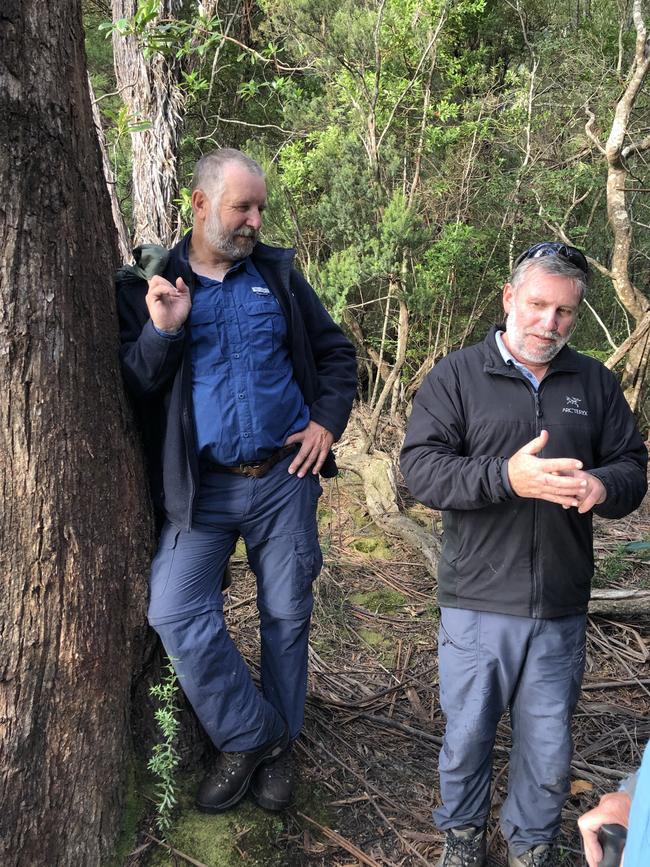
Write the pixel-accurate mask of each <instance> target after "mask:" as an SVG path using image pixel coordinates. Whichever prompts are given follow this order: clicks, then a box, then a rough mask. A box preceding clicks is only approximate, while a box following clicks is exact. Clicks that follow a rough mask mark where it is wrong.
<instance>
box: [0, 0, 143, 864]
mask: <svg viewBox="0 0 650 867" xmlns="http://www.w3.org/2000/svg"><path fill="white" fill-rule="evenodd" d="M0 40H1V42H2V46H3V47H2V53H1V54H0V109H1V110H2V118H3V123H2V129H1V131H0V185H1V189H2V196H1V198H0V243H1V246H2V260H1V261H0V390H1V393H2V400H1V403H0V491H1V493H2V504H3V507H2V514H1V516H0V580H2V594H1V595H0V755H1V756H2V763H1V766H0V864H2V865H3V867H18V865H21V867H23V865H30V867H39V865H44V867H45V865H47V867H51V865H54V864H56V865H58V867H67V865H74V867H79V865H84V867H94V865H100V864H101V863H105V862H106V861H107V860H108V856H109V854H110V851H111V849H112V846H113V844H114V842H115V838H116V835H117V833H118V829H119V820H120V813H121V803H122V788H123V782H124V779H125V774H124V768H125V762H126V759H127V756H128V753H129V734H128V731H129V693H130V685H131V670H132V662H133V659H134V657H135V655H136V651H137V650H138V648H137V642H136V640H135V636H136V635H138V634H140V633H143V632H144V627H143V625H142V624H143V622H144V603H145V586H146V582H145V573H146V569H147V560H148V555H149V539H150V522H149V510H148V508H147V504H146V499H145V494H144V492H145V483H144V478H143V472H142V461H141V458H140V454H139V449H138V447H137V444H136V437H135V436H134V433H133V430H132V427H131V424H130V414H129V411H128V406H127V404H126V402H125V399H124V396H123V391H122V385H121V379H120V374H119V369H118V364H117V345H116V344H117V325H116V316H115V305H114V293H113V288H112V274H113V269H114V267H115V263H116V259H117V242H116V238H115V232H114V229H113V225H112V219H111V211H110V206H109V202H108V196H107V192H106V186H105V183H104V178H103V175H102V164H101V158H100V153H99V149H98V144H97V139H96V136H95V131H94V128H93V122H92V113H91V106H90V100H89V95H88V84H87V80H86V70H85V57H84V49H83V31H82V23H81V9H80V3H79V0H61V2H60V3H56V4H51V5H48V4H42V3H38V2H37V0H22V2H19V0H7V2H5V3H4V4H3V10H2V16H1V17H0Z"/></svg>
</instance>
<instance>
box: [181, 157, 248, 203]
mask: <svg viewBox="0 0 650 867" xmlns="http://www.w3.org/2000/svg"><path fill="white" fill-rule="evenodd" d="M227 163H237V164H238V165H240V166H243V168H245V169H247V170H248V171H249V172H250V173H251V174H253V175H258V177H261V178H263V177H264V169H263V168H262V166H261V165H260V164H259V163H258V162H256V161H255V160H254V159H252V157H249V156H248V155H247V154H245V153H243V152H242V151H238V150H235V148H219V149H218V150H216V151H210V153H208V154H205V155H204V156H202V157H201V159H200V160H199V161H198V162H197V164H196V165H195V166H194V175H193V177H192V192H194V190H199V189H200V190H203V191H204V192H206V193H208V194H209V195H210V196H211V197H213V198H217V199H218V198H219V197H220V196H221V192H222V189H223V170H224V166H225V165H226V164H227Z"/></svg>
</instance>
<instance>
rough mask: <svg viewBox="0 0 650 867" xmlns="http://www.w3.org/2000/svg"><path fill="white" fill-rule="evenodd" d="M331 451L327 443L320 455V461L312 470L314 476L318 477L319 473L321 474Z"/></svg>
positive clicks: (323, 445) (324, 444) (322, 447)
mask: <svg viewBox="0 0 650 867" xmlns="http://www.w3.org/2000/svg"><path fill="white" fill-rule="evenodd" d="M329 450H330V449H329V445H328V444H327V443H326V442H325V443H323V444H322V446H321V448H320V451H319V453H318V460H317V461H316V463H315V464H314V466H313V467H312V470H311V471H312V473H313V474H314V475H318V473H320V468H321V467H322V466H323V464H324V463H325V458H326V457H327V455H328V454H329Z"/></svg>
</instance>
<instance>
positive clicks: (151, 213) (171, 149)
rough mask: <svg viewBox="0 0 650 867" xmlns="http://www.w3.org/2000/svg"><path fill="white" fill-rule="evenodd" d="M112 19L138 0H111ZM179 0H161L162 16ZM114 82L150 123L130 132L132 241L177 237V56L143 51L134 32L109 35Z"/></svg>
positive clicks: (138, 116)
mask: <svg viewBox="0 0 650 867" xmlns="http://www.w3.org/2000/svg"><path fill="white" fill-rule="evenodd" d="M112 5H113V19H114V20H115V21H117V20H119V19H120V18H128V19H131V18H133V16H134V15H135V13H136V10H137V6H138V3H137V0H112ZM181 5H182V4H181V3H180V2H179V0H161V3H160V15H159V17H160V19H168V18H174V17H175V16H176V14H177V13H178V11H179V10H180V8H181ZM113 56H114V63H115V75H116V78H117V85H118V88H120V89H121V90H122V98H123V100H124V103H125V105H126V106H127V108H128V109H129V113H130V115H131V119H132V122H136V123H140V122H143V121H145V122H148V123H150V124H151V127H150V128H149V129H146V130H144V131H142V132H133V133H132V134H131V145H132V160H133V191H132V200H133V243H134V245H137V244H143V243H146V244H163V245H164V246H171V244H172V243H173V242H174V241H175V240H177V239H178V237H177V236H178V227H177V226H175V225H174V223H173V221H172V215H173V213H174V208H173V202H174V199H175V198H176V195H177V193H178V143H179V136H180V130H181V124H182V117H181V115H182V108H183V95H182V93H181V90H180V88H179V84H178V82H179V78H180V70H181V66H180V61H179V60H178V59H177V58H176V57H175V56H174V53H173V51H170V52H169V54H166V55H163V54H160V53H158V52H155V53H153V54H151V55H150V56H149V57H145V53H144V48H143V45H142V43H141V41H140V40H139V39H138V37H137V36H134V35H129V36H122V35H120V34H119V33H118V32H115V34H114V36H113Z"/></svg>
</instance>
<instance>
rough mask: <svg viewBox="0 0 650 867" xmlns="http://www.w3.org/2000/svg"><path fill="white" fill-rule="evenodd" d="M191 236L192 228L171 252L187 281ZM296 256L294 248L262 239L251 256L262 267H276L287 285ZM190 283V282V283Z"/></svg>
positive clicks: (174, 261) (189, 273)
mask: <svg viewBox="0 0 650 867" xmlns="http://www.w3.org/2000/svg"><path fill="white" fill-rule="evenodd" d="M191 238H192V230H191V229H190V231H189V232H188V233H187V234H186V235H184V236H183V237H182V238H181V240H180V241H179V242H178V244H176V246H175V247H173V248H172V250H171V254H170V259H171V260H172V262H173V264H174V265H175V266H176V269H177V271H178V273H180V274H181V276H182V277H183V279H184V280H185V282H186V283H188V278H189V277H190V275H191V273H192V268H191V267H190V240H191ZM294 256H295V250H292V249H291V248H285V247H270V246H269V245H268V244H262V242H261V241H258V242H257V244H255V246H254V247H253V252H252V253H251V256H250V258H251V261H252V262H253V265H255V266H257V265H258V264H259V265H261V266H262V267H264V265H270V266H271V267H273V268H274V269H276V270H277V271H278V272H279V276H280V277H281V278H284V281H283V282H286V285H288V283H289V274H290V272H291V266H292V264H293V259H294ZM185 275H187V277H186V276H185ZM188 285H190V284H189V283H188Z"/></svg>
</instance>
